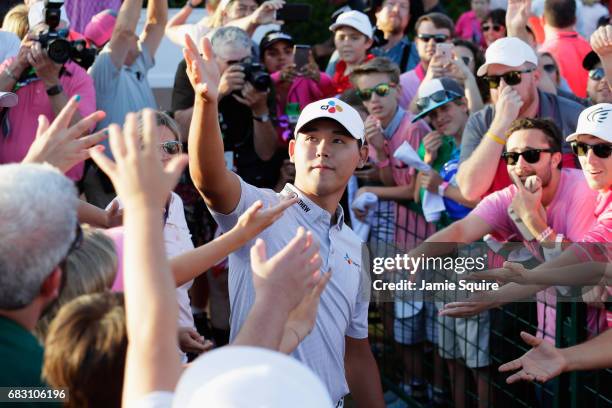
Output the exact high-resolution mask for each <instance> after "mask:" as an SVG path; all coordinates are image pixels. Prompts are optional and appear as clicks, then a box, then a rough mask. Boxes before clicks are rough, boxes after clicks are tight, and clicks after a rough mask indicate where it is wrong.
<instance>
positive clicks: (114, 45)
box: [108, 0, 154, 69]
mask: <svg viewBox="0 0 612 408" xmlns="http://www.w3.org/2000/svg"><path fill="white" fill-rule="evenodd" d="M152 1H153V0H152ZM141 9H142V0H125V1H124V2H123V4H122V5H121V8H120V9H119V15H118V16H117V22H116V23H115V28H114V29H113V35H112V36H111V39H110V43H109V45H108V46H109V48H110V50H111V61H112V62H113V65H114V66H115V68H117V69H120V68H121V67H122V66H123V64H124V63H125V58H126V57H127V54H128V51H129V44H130V38H131V37H133V36H135V35H136V33H135V31H136V25H137V24H138V20H139V19H140V10H141ZM149 53H150V54H151V56H153V55H154V53H153V52H152V50H151V49H150V48H149Z"/></svg>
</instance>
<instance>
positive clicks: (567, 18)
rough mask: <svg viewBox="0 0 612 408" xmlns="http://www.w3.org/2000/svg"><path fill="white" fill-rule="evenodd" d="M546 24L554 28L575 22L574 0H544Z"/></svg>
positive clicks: (564, 26)
mask: <svg viewBox="0 0 612 408" xmlns="http://www.w3.org/2000/svg"><path fill="white" fill-rule="evenodd" d="M544 18H545V19H546V24H548V25H550V26H551V27H555V28H566V27H570V26H572V25H574V24H575V23H576V2H575V0H546V1H545V2H544Z"/></svg>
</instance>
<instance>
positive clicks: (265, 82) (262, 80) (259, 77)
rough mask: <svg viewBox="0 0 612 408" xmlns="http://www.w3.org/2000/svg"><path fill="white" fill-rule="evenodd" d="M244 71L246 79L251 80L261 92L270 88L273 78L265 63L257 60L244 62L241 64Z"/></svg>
mask: <svg viewBox="0 0 612 408" xmlns="http://www.w3.org/2000/svg"><path fill="white" fill-rule="evenodd" d="M239 65H240V66H241V67H242V69H243V72H244V79H245V80H246V81H247V82H250V83H251V84H252V85H253V87H255V89H257V90H258V91H260V92H264V91H267V90H268V89H270V85H271V84H272V78H270V74H268V72H267V71H266V69H265V68H264V66H263V65H261V64H259V63H257V62H242V63H240V64H239Z"/></svg>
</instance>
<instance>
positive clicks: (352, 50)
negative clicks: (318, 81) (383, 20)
mask: <svg viewBox="0 0 612 408" xmlns="http://www.w3.org/2000/svg"><path fill="white" fill-rule="evenodd" d="M329 30H330V31H332V32H333V33H334V44H335V45H336V49H337V50H338V54H339V56H340V60H339V61H338V63H337V64H336V69H335V71H334V74H333V76H332V81H333V84H334V88H335V91H336V93H337V94H341V93H342V92H344V91H346V90H347V89H350V88H352V84H351V81H350V74H351V72H352V71H353V69H355V67H357V66H358V65H360V64H361V63H363V62H365V61H369V60H371V59H372V58H374V55H372V54H368V49H369V48H370V47H371V46H372V42H373V41H372V36H373V33H374V30H373V29H372V24H370V19H369V18H368V16H367V15H365V14H363V13H362V12H360V11H356V10H351V11H347V12H345V13H342V14H340V15H339V16H338V19H337V20H336V22H335V23H334V24H332V25H331V26H329Z"/></svg>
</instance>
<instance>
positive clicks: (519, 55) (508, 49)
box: [476, 37, 538, 76]
mask: <svg viewBox="0 0 612 408" xmlns="http://www.w3.org/2000/svg"><path fill="white" fill-rule="evenodd" d="M526 62H531V63H532V64H533V65H535V66H537V65H538V56H537V55H536V53H535V51H534V50H533V48H531V47H530V46H529V44H527V43H526V42H524V41H522V40H519V39H518V38H516V37H504V38H500V39H499V40H496V41H494V42H493V43H492V44H491V45H490V46H489V48H487V51H486V53H485V63H484V64H482V65H481V66H480V68H478V71H477V72H476V74H477V75H478V76H484V75H486V74H487V67H488V66H489V65H491V64H501V65H506V66H509V67H518V66H521V65H523V64H524V63H526Z"/></svg>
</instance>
